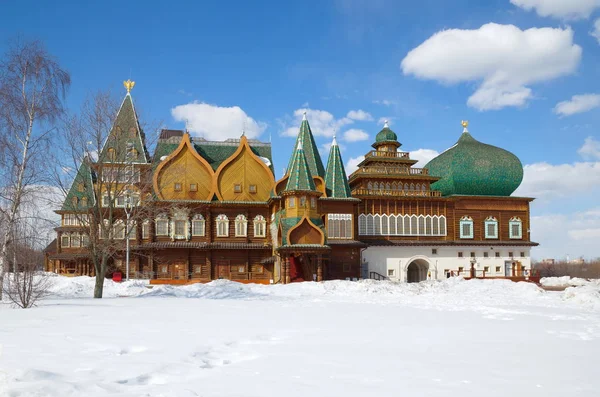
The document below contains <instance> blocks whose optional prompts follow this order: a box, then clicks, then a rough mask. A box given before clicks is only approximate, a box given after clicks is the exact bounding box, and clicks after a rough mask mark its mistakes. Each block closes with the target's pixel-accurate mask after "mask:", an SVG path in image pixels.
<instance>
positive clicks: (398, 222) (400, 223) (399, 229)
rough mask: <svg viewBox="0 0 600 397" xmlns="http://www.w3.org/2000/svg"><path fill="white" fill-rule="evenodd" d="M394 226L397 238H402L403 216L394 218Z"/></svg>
mask: <svg viewBox="0 0 600 397" xmlns="http://www.w3.org/2000/svg"><path fill="white" fill-rule="evenodd" d="M396 225H397V229H396V233H397V234H398V236H402V235H403V234H404V216H402V215H398V217H397V218H396Z"/></svg>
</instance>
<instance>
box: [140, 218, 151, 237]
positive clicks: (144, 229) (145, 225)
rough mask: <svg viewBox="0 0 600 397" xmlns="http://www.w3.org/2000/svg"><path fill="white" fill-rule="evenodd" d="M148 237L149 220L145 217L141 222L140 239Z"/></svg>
mask: <svg viewBox="0 0 600 397" xmlns="http://www.w3.org/2000/svg"><path fill="white" fill-rule="evenodd" d="M149 238H150V221H149V220H148V219H146V220H145V221H144V222H143V223H142V239H143V240H147V239H149Z"/></svg>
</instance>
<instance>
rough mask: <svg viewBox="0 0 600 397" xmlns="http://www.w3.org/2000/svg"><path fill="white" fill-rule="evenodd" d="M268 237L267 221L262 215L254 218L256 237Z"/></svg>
mask: <svg viewBox="0 0 600 397" xmlns="http://www.w3.org/2000/svg"><path fill="white" fill-rule="evenodd" d="M266 236H267V220H266V219H265V217H264V216H262V215H256V216H255V217H254V237H266Z"/></svg>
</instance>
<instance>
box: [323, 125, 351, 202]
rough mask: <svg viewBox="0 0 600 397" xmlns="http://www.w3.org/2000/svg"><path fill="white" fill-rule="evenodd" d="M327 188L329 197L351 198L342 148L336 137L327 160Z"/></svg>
mask: <svg viewBox="0 0 600 397" xmlns="http://www.w3.org/2000/svg"><path fill="white" fill-rule="evenodd" d="M325 187H326V189H327V197H333V198H348V197H350V196H351V193H350V185H348V177H347V176H346V171H345V170H344V163H343V161H342V155H341V153H340V147H339V146H338V144H337V141H336V140H335V137H333V142H332V143H331V149H330V150H329V158H328V159H327V171H326V172H325Z"/></svg>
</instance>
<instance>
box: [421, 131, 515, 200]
mask: <svg viewBox="0 0 600 397" xmlns="http://www.w3.org/2000/svg"><path fill="white" fill-rule="evenodd" d="M425 168H427V169H429V174H430V175H432V176H437V177H440V178H441V179H440V180H439V181H437V182H435V183H434V184H432V185H431V189H432V190H439V191H441V192H442V194H443V195H444V196H448V195H453V194H454V195H473V196H510V195H511V194H512V193H513V192H514V191H515V190H516V189H517V188H518V187H519V185H520V184H521V181H522V180H523V165H522V164H521V161H520V160H519V159H518V157H517V156H515V155H514V154H512V153H511V152H509V151H507V150H504V149H501V148H499V147H496V146H492V145H487V144H485V143H481V142H479V141H478V140H476V139H475V138H473V137H472V136H471V134H469V132H468V131H467V129H466V126H465V130H464V132H463V134H462V135H461V137H460V139H459V140H458V142H456V144H455V145H454V146H452V147H451V148H450V149H448V150H446V151H445V152H443V153H442V154H440V155H439V156H437V157H436V158H434V159H433V160H431V161H430V162H429V163H428V164H427V165H426V166H425Z"/></svg>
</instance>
